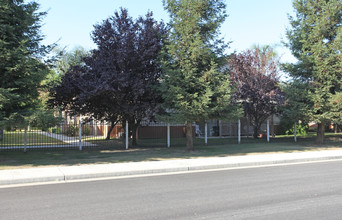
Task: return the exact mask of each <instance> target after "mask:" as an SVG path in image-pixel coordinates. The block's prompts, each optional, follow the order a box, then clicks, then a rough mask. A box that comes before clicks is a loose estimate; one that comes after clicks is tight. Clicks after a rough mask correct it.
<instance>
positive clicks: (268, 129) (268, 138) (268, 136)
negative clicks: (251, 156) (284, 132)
mask: <svg viewBox="0 0 342 220" xmlns="http://www.w3.org/2000/svg"><path fill="white" fill-rule="evenodd" d="M267 142H270V120H268V119H267Z"/></svg>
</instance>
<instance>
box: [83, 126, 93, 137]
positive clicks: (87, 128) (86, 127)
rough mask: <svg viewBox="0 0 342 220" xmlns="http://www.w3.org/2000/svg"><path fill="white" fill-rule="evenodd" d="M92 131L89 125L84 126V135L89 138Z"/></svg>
mask: <svg viewBox="0 0 342 220" xmlns="http://www.w3.org/2000/svg"><path fill="white" fill-rule="evenodd" d="M90 132H91V129H90V126H89V125H84V126H82V135H85V136H88V135H90Z"/></svg>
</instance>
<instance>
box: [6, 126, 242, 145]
mask: <svg viewBox="0 0 342 220" xmlns="http://www.w3.org/2000/svg"><path fill="white" fill-rule="evenodd" d="M215 126H216V124H211V125H210V124H209V125H208V126H207V136H209V137H210V136H215V132H214V131H215ZM222 127H223V129H224V128H225V127H224V126H222ZM226 127H228V128H230V129H231V130H232V131H230V133H232V134H231V136H229V135H227V134H230V133H227V132H226V133H227V134H226V135H225V136H220V137H225V140H223V139H221V140H219V139H211V140H210V142H209V143H212V144H225V143H233V142H237V137H236V136H235V133H237V131H235V130H237V126H235V124H232V125H230V126H226ZM240 127H241V128H243V126H240ZM125 129H126V125H121V124H118V125H116V126H115V127H114V128H113V129H112V130H111V131H110V124H107V123H103V122H102V123H97V122H94V121H92V122H89V123H84V124H81V125H80V124H78V123H68V124H60V125H59V126H55V127H51V128H48V129H42V128H37V127H27V128H26V129H15V128H12V129H7V130H2V132H1V131H0V151H10V150H20V151H28V150H35V149H54V150H59V149H68V148H69V149H70V148H71V149H79V150H83V149H127V148H128V147H129V148H143V147H148V148H151V147H170V146H172V147H177V146H182V147H183V146H185V144H186V128H185V126H184V124H176V123H161V122H158V123H153V122H152V123H144V124H141V125H140V126H139V127H138V129H137V130H136V134H135V135H133V134H129V135H128V138H127V139H126V135H125V133H124V130H125ZM223 129H222V130H223ZM241 130H242V131H243V129H241ZM109 131H110V132H109ZM204 131H205V129H204V125H196V124H193V137H195V139H194V143H195V144H207V143H208V142H207V143H205V134H204V133H205V132H204ZM224 131H225V130H223V131H220V132H221V133H223V134H224ZM133 136H135V137H136V138H133Z"/></svg>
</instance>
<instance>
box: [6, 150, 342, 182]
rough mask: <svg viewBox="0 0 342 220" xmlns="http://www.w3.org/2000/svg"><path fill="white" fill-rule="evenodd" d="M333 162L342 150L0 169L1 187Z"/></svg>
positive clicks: (339, 157)
mask: <svg viewBox="0 0 342 220" xmlns="http://www.w3.org/2000/svg"><path fill="white" fill-rule="evenodd" d="M335 159H342V150H327V151H311V152H299V153H283V154H264V155H247V156H231V157H215V158H199V159H183V160H165V161H149V162H130V163H115V164H98V165H83V166H62V167H43V168H28V169H14V170H1V171H0V185H11V184H25V183H46V182H66V181H70V180H82V179H94V178H106V177H118V176H131V175H142V174H157V173H159V174H160V173H171V172H186V171H196V170H209V169H222V168H238V167H253V166H263V165H265V166H267V165H275V164H279V165H280V164H287V163H299V162H314V161H322V160H335Z"/></svg>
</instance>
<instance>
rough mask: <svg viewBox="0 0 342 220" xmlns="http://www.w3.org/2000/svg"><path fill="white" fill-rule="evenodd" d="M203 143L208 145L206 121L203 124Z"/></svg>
mask: <svg viewBox="0 0 342 220" xmlns="http://www.w3.org/2000/svg"><path fill="white" fill-rule="evenodd" d="M204 143H205V145H208V123H207V122H205V124H204Z"/></svg>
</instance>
